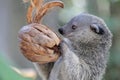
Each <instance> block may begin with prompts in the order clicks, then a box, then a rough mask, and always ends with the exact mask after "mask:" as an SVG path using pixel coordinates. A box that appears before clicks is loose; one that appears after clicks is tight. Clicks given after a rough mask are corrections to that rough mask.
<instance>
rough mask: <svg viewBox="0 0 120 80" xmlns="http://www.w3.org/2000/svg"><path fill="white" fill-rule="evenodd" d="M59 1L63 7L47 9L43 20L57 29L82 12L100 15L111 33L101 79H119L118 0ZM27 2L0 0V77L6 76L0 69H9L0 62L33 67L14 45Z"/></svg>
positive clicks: (20, 66)
mask: <svg viewBox="0 0 120 80" xmlns="http://www.w3.org/2000/svg"><path fill="white" fill-rule="evenodd" d="M45 1H55V0H45ZM56 1H57V0H56ZM62 1H63V2H64V4H65V8H64V9H60V8H54V9H52V10H51V11H49V12H48V14H47V15H46V16H45V17H44V20H43V23H44V24H45V25H49V26H51V28H52V29H53V30H54V31H56V32H57V29H58V27H60V26H62V25H64V24H65V23H66V22H68V21H69V20H70V19H71V18H72V17H73V16H75V15H78V14H80V13H82V12H88V13H91V14H94V15H97V16H99V17H101V18H103V19H104V20H105V22H106V23H107V25H108V27H109V28H110V30H111V31H112V33H113V46H112V48H111V50H110V52H111V53H110V59H109V63H108V67H107V70H106V74H105V76H104V80H120V0H62ZM27 6H28V4H25V3H23V1H22V0H0V80H8V79H1V78H2V77H1V76H2V71H6V70H7V69H9V68H7V69H6V67H2V66H7V65H3V64H2V63H9V64H10V65H11V66H14V67H17V68H19V69H28V68H33V69H34V67H33V64H32V63H31V62H30V61H28V60H27V59H26V58H24V56H23V55H22V54H21V53H20V50H19V47H18V46H19V45H18V37H17V36H18V31H19V29H20V28H22V26H25V25H26V24H27V23H26V11H27ZM1 57H2V58H3V59H1ZM3 60H4V61H5V62H4V61H3ZM1 69H2V71H1ZM12 73H13V72H12ZM12 73H10V72H7V71H6V77H8V76H11V75H9V74H12ZM12 80H16V79H12ZM17 80H18V79H17ZM21 80H24V79H21ZM36 80H37V79H36ZM38 80H39V78H38Z"/></svg>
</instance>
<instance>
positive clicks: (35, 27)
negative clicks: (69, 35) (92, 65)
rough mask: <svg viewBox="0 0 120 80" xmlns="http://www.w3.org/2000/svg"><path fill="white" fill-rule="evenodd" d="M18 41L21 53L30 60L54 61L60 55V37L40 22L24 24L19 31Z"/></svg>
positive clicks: (39, 61) (41, 62) (40, 61)
mask: <svg viewBox="0 0 120 80" xmlns="http://www.w3.org/2000/svg"><path fill="white" fill-rule="evenodd" d="M19 43H20V49H21V51H22V53H23V55H24V56H25V57H26V58H27V59H28V60H30V61H32V62H38V63H40V64H43V63H49V62H55V61H56V60H57V59H58V58H59V56H60V52H59V50H58V45H59V43H60V39H59V38H58V37H57V35H56V34H55V33H54V32H53V31H51V30H50V29H49V28H48V27H46V26H44V25H42V24H37V23H32V24H29V25H27V26H24V27H23V28H22V29H21V30H20V31H19Z"/></svg>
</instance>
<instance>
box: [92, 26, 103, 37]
mask: <svg viewBox="0 0 120 80" xmlns="http://www.w3.org/2000/svg"><path fill="white" fill-rule="evenodd" d="M90 29H91V30H92V31H93V32H95V33H97V34H100V35H103V34H104V30H103V29H102V28H101V27H100V26H98V25H97V24H91V25H90Z"/></svg>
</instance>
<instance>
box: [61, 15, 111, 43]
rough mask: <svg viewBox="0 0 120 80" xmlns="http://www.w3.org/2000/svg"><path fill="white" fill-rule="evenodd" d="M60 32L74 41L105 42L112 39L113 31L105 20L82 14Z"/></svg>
mask: <svg viewBox="0 0 120 80" xmlns="http://www.w3.org/2000/svg"><path fill="white" fill-rule="evenodd" d="M59 32H60V33H61V34H62V35H63V36H65V37H67V38H68V39H70V41H72V42H81V43H91V44H94V43H105V42H106V41H108V40H110V41H111V37H112V35H111V32H110V31H109V29H108V28H107V26H106V24H105V23H104V21H103V20H102V19H100V18H98V17H96V16H93V15H90V14H80V15H78V16H76V17H74V18H73V19H72V20H71V21H69V22H68V23H67V24H66V25H64V26H63V27H62V28H60V29H59Z"/></svg>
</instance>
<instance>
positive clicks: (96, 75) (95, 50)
mask: <svg viewBox="0 0 120 80" xmlns="http://www.w3.org/2000/svg"><path fill="white" fill-rule="evenodd" d="M72 46H73V47H74V49H73V52H74V53H75V54H76V55H78V56H79V57H80V59H82V60H84V61H85V62H86V63H87V64H88V65H89V67H90V69H91V74H93V76H91V78H92V80H96V79H99V80H101V79H102V76H103V74H104V73H105V68H106V63H107V60H108V57H109V54H108V53H109V52H108V50H109V49H108V48H107V46H106V44H100V45H95V44H92V45H90V44H89V45H88V44H82V43H79V45H78V44H73V43H72Z"/></svg>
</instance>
